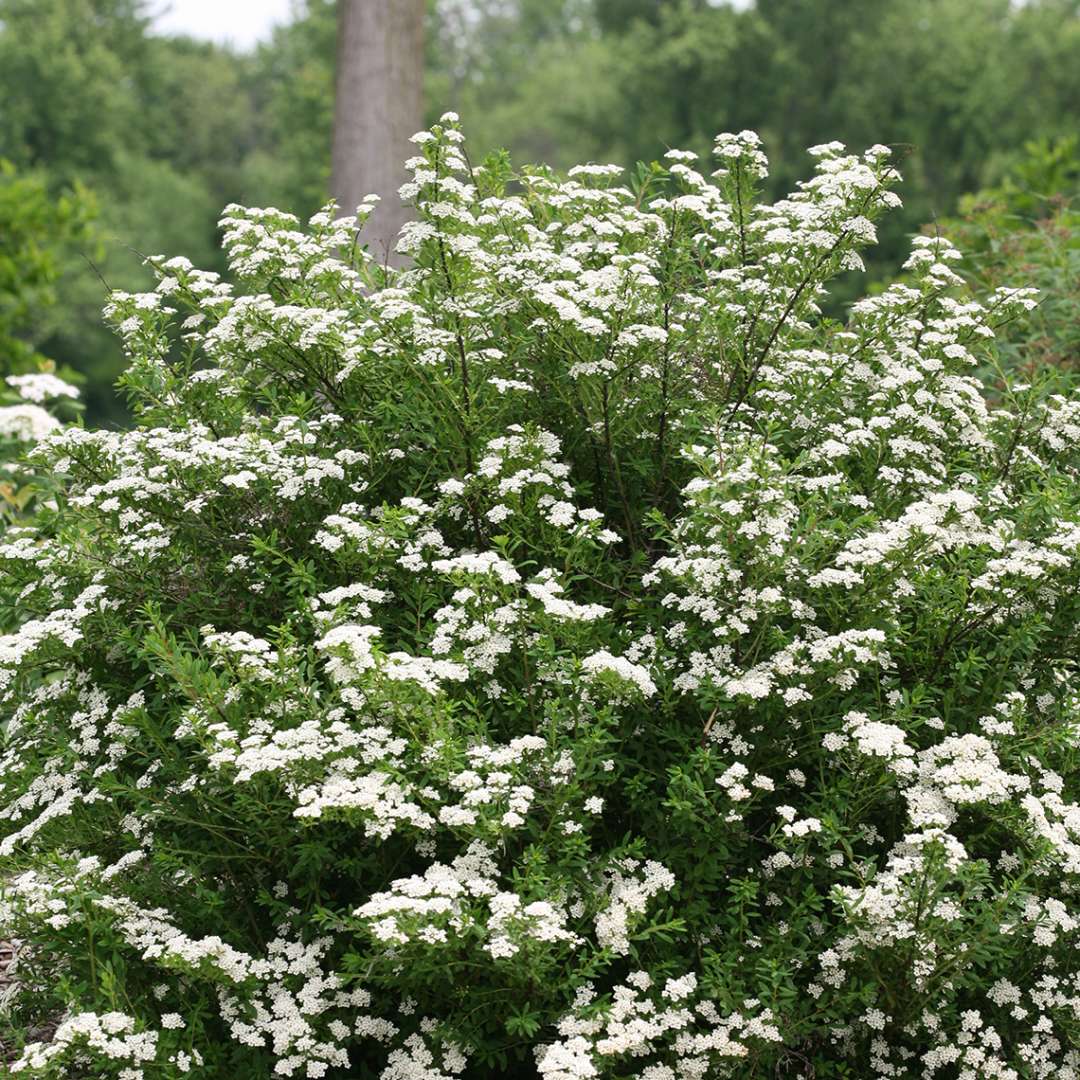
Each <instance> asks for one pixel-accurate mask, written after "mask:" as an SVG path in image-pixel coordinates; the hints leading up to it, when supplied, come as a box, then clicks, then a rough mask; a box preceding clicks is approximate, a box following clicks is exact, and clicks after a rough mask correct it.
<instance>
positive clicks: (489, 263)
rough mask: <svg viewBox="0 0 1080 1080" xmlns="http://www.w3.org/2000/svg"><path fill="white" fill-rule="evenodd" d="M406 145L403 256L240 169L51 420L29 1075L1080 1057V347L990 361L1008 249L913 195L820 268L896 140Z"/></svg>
mask: <svg viewBox="0 0 1080 1080" xmlns="http://www.w3.org/2000/svg"><path fill="white" fill-rule="evenodd" d="M415 142H416V143H417V145H418V151H417V156H416V157H415V158H414V159H413V160H412V161H411V162H410V167H411V168H412V169H413V171H414V180H413V182H412V183H410V184H407V185H406V186H405V188H404V189H403V195H404V196H405V197H406V198H407V199H409V200H410V201H412V202H413V203H414V205H415V208H416V214H415V220H414V221H413V222H412V223H411V224H409V225H408V226H407V227H406V228H405V230H404V232H403V234H402V236H401V239H400V246H401V249H402V251H403V252H405V253H407V254H408V255H409V256H411V258H412V260H413V262H412V265H411V267H410V268H408V269H406V270H399V271H395V270H386V269H383V268H381V267H379V266H377V265H375V264H374V263H373V262H372V261H371V260H370V259H369V257H368V256H367V255H366V254H365V253H364V252H363V250H361V249H359V248H358V247H357V245H356V243H355V229H356V225H357V220H356V219H352V218H346V219H341V220H335V218H334V212H333V208H327V210H325V211H324V212H322V213H320V214H318V215H316V216H315V217H314V218H313V219H312V221H311V222H310V224H309V227H308V228H307V229H301V227H300V226H299V224H298V222H297V221H296V220H295V219H294V218H292V217H291V216H289V215H288V214H285V213H281V212H280V211H277V210H272V209H271V210H245V209H241V208H240V207H235V206H233V207H230V208H229V209H228V210H227V212H226V215H225V218H224V221H223V225H224V229H225V246H226V250H227V253H228V256H229V260H230V263H231V267H232V271H233V273H234V274H235V276H236V278H237V282H238V287H234V286H232V285H230V284H227V283H225V282H223V281H221V280H219V279H218V278H217V277H216V276H214V275H213V274H209V273H205V272H202V271H199V270H196V269H194V268H193V267H192V266H191V265H190V264H189V263H188V262H187V261H185V260H184V259H180V258H173V259H167V260H166V259H161V260H153V265H154V266H155V268H156V270H157V272H158V274H159V278H160V280H159V284H158V286H157V289H156V290H155V291H154V292H152V293H150V294H147V295H141V296H131V295H116V296H114V298H113V299H112V302H111V304H110V307H109V309H108V314H109V316H110V318H111V319H112V320H113V321H114V322H115V323H116V325H117V326H118V328H119V332H120V334H121V335H122V337H123V340H124V343H125V346H126V348H127V350H128V353H129V356H130V369H129V371H128V373H127V375H126V377H125V379H126V386H127V388H128V390H129V392H130V394H131V397H132V401H133V403H134V408H135V409H136V411H137V415H138V417H139V423H138V425H137V426H136V428H135V429H134V430H131V431H127V432H106V431H96V432H92V431H86V430H83V429H81V428H78V427H71V428H67V429H65V430H63V431H60V432H58V433H54V434H52V435H50V436H48V437H47V438H46V439H45V440H44V441H43V442H42V443H41V444H40V445H39V447H38V448H37V450H36V451H35V452H34V453H35V455H36V457H37V460H38V462H39V465H40V467H41V468H42V469H47V470H50V471H51V473H52V474H53V475H54V476H56V477H57V478H58V482H59V481H60V480H62V484H63V488H62V493H61V495H60V496H59V497H58V499H57V502H56V505H55V507H54V508H51V507H48V506H46V507H43V508H42V509H41V511H40V513H39V514H38V515H37V517H36V518H35V521H34V523H33V526H32V527H25V528H21V529H16V530H12V531H9V533H8V534H7V536H6V538H5V541H4V543H3V545H2V549H0V556H2V559H3V565H4V572H5V574H6V580H7V582H8V583H9V585H8V595H9V603H10V604H12V605H14V607H15V609H16V610H17V612H18V613H19V617H20V620H21V622H20V626H19V628H18V630H17V631H16V632H14V633H11V634H9V635H7V636H5V637H3V638H0V687H2V692H3V694H4V695H5V700H6V702H7V714H6V715H7V717H8V718H7V721H6V726H5V730H4V744H3V754H2V757H0V791H2V800H0V805H2V807H3V809H2V810H0V819H2V821H3V839H2V840H0V859H2V860H3V861H2V863H0V871H2V878H3V880H4V885H3V894H2V907H0V930H2V932H3V934H4V935H6V936H8V937H11V938H13V939H15V940H16V941H17V942H18V943H19V957H18V967H17V972H16V978H17V985H16V988H15V990H14V991H13V993H12V995H11V998H10V1000H9V1001H8V1002H7V1005H6V1012H5V1018H4V1023H5V1024H6V1027H5V1029H4V1030H5V1032H6V1033H5V1034H4V1036H3V1037H4V1039H5V1041H6V1045H8V1046H9V1048H11V1051H12V1055H13V1060H12V1062H11V1063H10V1064H9V1066H8V1068H9V1070H10V1071H11V1073H12V1075H15V1076H20V1077H22V1076H34V1077H42V1076H44V1077H52V1076H75V1075H79V1076H94V1077H117V1078H124V1080H133V1078H137V1077H147V1078H174V1077H178V1076H181V1075H183V1074H188V1073H190V1074H192V1075H199V1076H207V1077H229V1078H233V1077H236V1078H241V1080H248V1078H251V1080H255V1078H265V1077H268V1076H296V1077H321V1076H327V1077H333V1076H340V1077H345V1076H366V1077H376V1076H377V1077H382V1078H384V1080H419V1078H425V1080H445V1078H448V1077H454V1076H469V1077H500V1076H513V1077H517V1076H528V1075H536V1076H539V1077H542V1078H544V1080H584V1078H591V1077H637V1078H641V1080H675V1078H679V1080H692V1078H699V1077H700V1078H704V1077H723V1076H731V1077H773V1076H785V1075H792V1076H807V1077H809V1076H816V1077H819V1078H823V1077H865V1076H871V1075H872V1076H879V1077H934V1078H939V1077H940V1078H945V1077H968V1078H974V1077H996V1078H1002V1080H1005V1078H1010V1080H1011V1078H1019V1077H1025V1078H1026V1077H1055V1078H1062V1080H1064V1078H1066V1077H1073V1078H1075V1077H1076V1076H1077V1075H1080V1052H1078V1051H1077V1049H1075V1047H1076V1046H1077V1045H1078V1040H1080V961H1078V960H1077V955H1078V954H1077V949H1076V943H1077V937H1076V935H1077V934H1078V933H1080V905H1078V903H1077V901H1076V888H1077V884H1078V882H1080V804H1078V803H1077V801H1076V800H1077V798H1078V791H1077V787H1078V774H1077V769H1076V745H1077V728H1078V723H1080V696H1078V685H1077V683H1078V671H1077V657H1078V656H1080V641H1078V625H1080V588H1078V573H1077V568H1078V559H1080V485H1078V467H1080V457H1078V449H1077V448H1078V436H1080V400H1078V399H1077V398H1075V397H1070V396H1068V395H1067V394H1064V393H1055V392H1053V387H1039V386H1023V387H1021V386H1017V387H1013V388H1012V389H1010V390H1008V391H1007V392H1006V393H1005V394H1004V397H1003V399H1002V400H1001V403H1000V405H998V406H997V407H995V408H993V409H991V408H989V407H988V406H987V404H986V403H985V399H984V396H983V393H982V391H983V387H982V386H981V385H980V383H979V381H978V380H977V379H976V378H975V377H974V376H973V375H972V374H970V372H971V371H973V370H976V369H977V367H976V366H977V365H978V364H979V363H980V362H981V361H982V359H983V358H984V357H985V356H986V355H987V354H988V353H989V351H990V350H992V349H993V336H994V327H995V326H996V325H998V324H999V323H1001V322H1002V321H1004V320H1008V319H1012V318H1013V317H1014V316H1016V314H1017V313H1018V312H1022V311H1023V310H1024V309H1025V308H1028V307H1030V306H1031V305H1032V304H1033V303H1034V301H1033V300H1032V298H1031V297H1030V295H1029V292H1030V291H1029V290H1024V289H1019V290H1010V289H999V290H998V291H997V292H996V293H994V294H993V296H992V297H991V299H990V301H989V302H987V303H985V304H981V303H976V302H975V301H973V300H972V299H970V297H968V296H967V295H966V294H965V293H964V292H963V290H962V288H961V283H960V281H959V279H958V277H957V276H956V274H955V273H954V271H953V270H952V269H950V265H949V264H950V262H953V261H954V260H955V259H956V258H957V252H956V251H955V250H954V249H952V248H951V247H950V246H949V244H948V243H947V242H945V241H944V240H941V239H937V238H925V237H924V238H918V239H917V240H916V241H915V247H914V250H913V252H912V255H911V258H910V260H909V262H908V266H907V269H908V270H909V271H910V278H909V282H908V283H907V284H902V285H894V286H892V287H890V288H888V289H886V290H885V291H884V292H882V293H881V294H880V295H878V296H875V297H873V298H869V299H865V300H861V301H859V302H858V303H856V304H855V305H854V306H853V307H852V309H851V313H850V318H849V320H848V322H847V324H846V325H839V324H834V323H831V322H828V321H826V320H823V319H822V317H821V316H820V315H819V313H818V307H817V304H818V301H819V300H820V299H821V296H822V294H823V290H824V288H825V283H826V282H827V281H828V280H829V278H830V277H831V276H832V275H834V274H836V273H837V272H839V271H842V270H845V269H850V268H856V267H858V266H859V265H860V259H859V254H858V251H859V249H860V248H861V247H863V246H865V245H867V244H870V243H872V242H873V240H874V221H875V219H876V218H877V217H878V216H879V215H880V214H881V213H882V212H883V211H884V210H886V209H887V208H889V207H890V206H895V205H896V203H897V197H896V196H895V194H893V192H892V191H891V186H892V185H893V184H894V183H895V182H896V180H897V179H898V177H897V175H896V173H895V171H894V170H893V169H892V168H891V167H890V165H889V164H888V157H887V151H886V150H885V149H884V148H882V147H874V148H872V149H871V150H869V151H868V152H867V153H866V154H864V155H862V156H855V155H849V154H847V153H846V152H845V151H844V149H843V147H842V146H840V145H838V144H829V145H826V146H820V147H816V148H814V149H813V150H812V151H811V153H812V154H813V155H814V156H815V157H816V158H817V165H816V169H815V172H814V174H813V177H812V178H811V179H810V180H808V181H806V182H805V183H803V184H801V185H800V186H799V189H798V190H797V191H796V192H795V193H794V194H792V195H791V196H789V197H788V198H786V199H784V200H782V201H780V202H778V203H776V204H775V205H763V204H762V203H761V202H760V201H759V200H758V199H757V197H756V187H757V185H758V183H759V181H760V180H761V179H762V177H763V176H764V175H765V172H766V169H767V163H766V160H765V157H764V155H763V153H762V151H761V148H760V146H759V144H758V140H757V138H756V137H755V136H753V135H752V134H750V133H747V132H743V133H742V134H739V135H722V136H720V137H719V138H718V140H717V142H716V157H717V163H718V165H719V168H718V169H717V171H716V172H714V173H713V174H712V179H706V178H705V177H704V176H703V174H702V173H701V172H699V171H698V168H699V166H698V165H697V164H696V163H695V161H694V155H692V154H689V153H685V152H679V151H672V152H670V153H669V154H668V159H667V162H666V163H665V165H664V167H663V168H660V167H657V168H656V169H654V170H653V171H651V172H649V173H647V174H645V175H644V177H643V179H642V181H641V182H640V183H639V184H638V185H637V186H635V187H634V188H633V189H630V188H628V187H625V186H622V183H621V181H620V179H619V177H618V175H617V173H618V170H616V169H615V168H613V167H609V166H596V165H589V166H584V167H581V168H577V169H574V170H572V171H571V174H570V176H569V177H568V178H565V179H564V178H559V177H557V176H555V175H554V174H552V173H550V172H549V171H547V170H545V169H530V170H525V171H523V172H521V173H520V174H517V175H512V174H511V173H510V172H509V169H508V166H507V165H506V164H505V162H504V161H503V160H502V159H499V158H496V159H491V160H489V161H488V162H487V163H486V164H485V166H484V167H483V168H473V167H471V165H470V163H469V161H468V159H467V158H466V156H465V154H464V151H463V149H462V147H461V142H462V136H461V134H460V131H459V129H458V126H457V123H456V118H455V117H453V116H447V117H444V118H443V121H442V122H441V123H440V124H439V125H437V126H435V127H434V128H433V129H432V130H431V131H430V132H425V133H422V134H420V135H418V136H417V137H416V139H415ZM370 208H371V207H370V205H366V206H364V207H361V208H360V217H361V218H362V217H363V215H364V214H366V213H367V212H369V210H370ZM50 1018H53V1019H54V1021H55V1022H56V1023H57V1024H58V1026H57V1028H56V1031H55V1035H54V1036H53V1037H52V1038H51V1039H45V1040H39V1041H27V1038H26V1035H25V1033H26V1032H27V1031H29V1030H31V1029H33V1028H34V1027H35V1026H37V1025H40V1024H42V1023H43V1022H45V1021H46V1020H48V1019H50Z"/></svg>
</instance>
